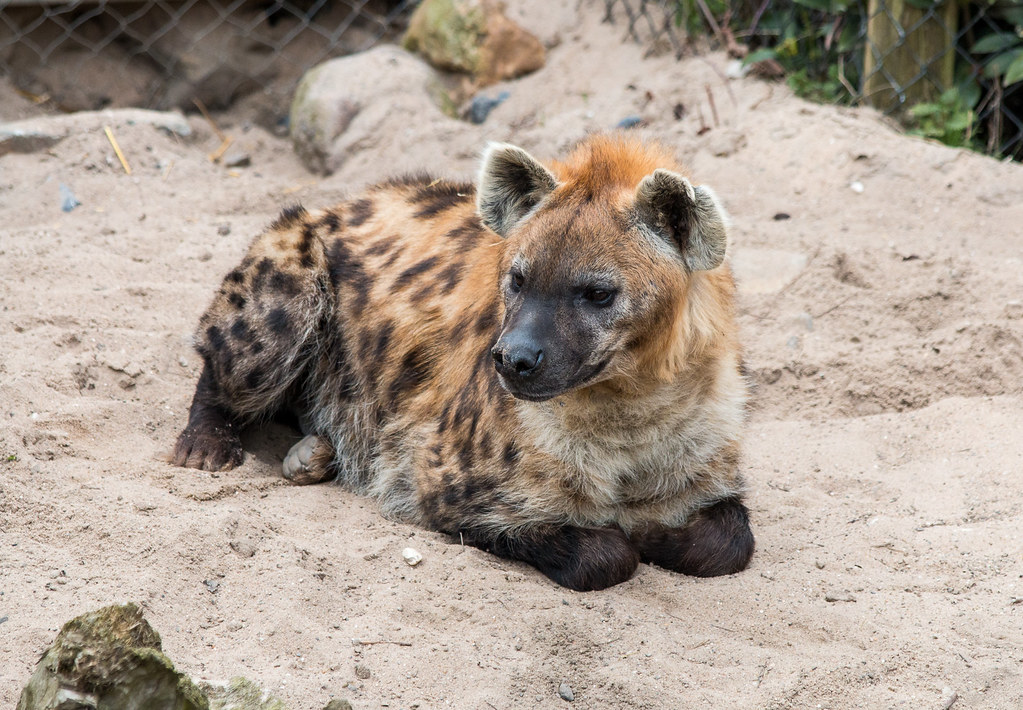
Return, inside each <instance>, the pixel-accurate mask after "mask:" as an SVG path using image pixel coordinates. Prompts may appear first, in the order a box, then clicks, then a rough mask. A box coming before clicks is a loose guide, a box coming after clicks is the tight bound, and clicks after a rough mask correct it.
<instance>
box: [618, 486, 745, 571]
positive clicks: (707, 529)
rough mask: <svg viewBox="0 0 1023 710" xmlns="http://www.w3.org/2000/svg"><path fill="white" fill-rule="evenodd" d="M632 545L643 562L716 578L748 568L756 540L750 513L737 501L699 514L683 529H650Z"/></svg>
mask: <svg viewBox="0 0 1023 710" xmlns="http://www.w3.org/2000/svg"><path fill="white" fill-rule="evenodd" d="M632 542H633V544H634V545H635V546H636V549H637V550H638V551H639V554H640V556H641V557H642V558H643V561H644V562H650V563H651V564H655V565H659V566H660V567H665V568H667V569H670V570H674V571H676V572H681V573H682V574H691V575H694V576H696V577H716V576H718V575H722V574H732V573H734V572H739V571H740V570H743V569H745V568H746V565H748V564H749V561H750V557H752V556H753V548H754V540H753V533H752V531H751V530H750V525H749V513H748V511H747V510H746V506H744V505H743V504H742V502H741V501H740V500H739V499H738V498H726V499H724V500H721V501H718V502H717V503H715V504H713V505H711V506H708V507H706V508H704V509H702V510H700V511H698V512H697V513H696V514H695V515H694V516H693V517H692V518H691V519H690V520H689V521H688V522H687V523H686V524H685V526H684V527H681V528H665V527H662V526H650V527H648V528H646V529H644V530H637V531H634V532H633V534H632Z"/></svg>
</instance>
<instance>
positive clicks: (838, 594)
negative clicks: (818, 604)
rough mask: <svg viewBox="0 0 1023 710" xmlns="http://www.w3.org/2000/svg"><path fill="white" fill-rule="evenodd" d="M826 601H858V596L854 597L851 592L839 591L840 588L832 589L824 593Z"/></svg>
mask: <svg viewBox="0 0 1023 710" xmlns="http://www.w3.org/2000/svg"><path fill="white" fill-rule="evenodd" d="M824 601H826V602H854V601H856V597H854V596H853V595H852V594H850V593H849V592H842V591H838V590H832V591H830V592H826V593H825V594H824Z"/></svg>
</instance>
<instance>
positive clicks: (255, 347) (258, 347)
mask: <svg viewBox="0 0 1023 710" xmlns="http://www.w3.org/2000/svg"><path fill="white" fill-rule="evenodd" d="M249 350H250V351H251V352H252V354H253V355H259V354H260V353H261V352H263V343H261V342H259V341H258V340H257V341H256V342H254V343H253V344H252V347H251V348H249Z"/></svg>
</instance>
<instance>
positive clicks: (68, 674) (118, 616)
mask: <svg viewBox="0 0 1023 710" xmlns="http://www.w3.org/2000/svg"><path fill="white" fill-rule="evenodd" d="M105 708H118V709H119V710H146V709H147V708H174V710H210V706H209V703H208V702H207V700H206V697H205V696H204V695H203V693H202V691H200V690H199V688H197V687H196V686H195V684H194V683H192V681H191V680H190V679H189V678H188V676H186V675H183V674H181V673H178V672H177V671H175V670H174V664H173V663H171V661H170V659H169V658H167V657H166V656H165V655H163V653H162V652H161V646H160V635H159V634H158V633H156V631H154V630H153V628H152V627H151V626H150V625H149V623H148V622H146V620H145V619H144V618H142V611H141V610H140V609H139V608H138V606H136V605H135V604H125V605H121V606H108V607H105V608H103V609H100V610H98V611H94V612H90V613H88V614H83V615H82V616H79V617H77V618H75V619H72V620H71V621H69V622H68V623H66V624H64V627H63V628H62V629H61V630H60V633H59V634H58V635H57V638H56V640H55V641H54V642H53V645H52V646H50V648H49V649H48V650H47V651H46V653H45V654H44V655H43V657H42V659H41V660H40V661H39V664H38V665H37V666H36V670H35V672H34V673H33V674H32V678H31V679H30V680H29V682H28V685H26V686H25V689H24V690H23V691H22V693H21V699H20V700H19V701H18V707H17V710H72V709H75V710H79V709H80V710H96V709H105Z"/></svg>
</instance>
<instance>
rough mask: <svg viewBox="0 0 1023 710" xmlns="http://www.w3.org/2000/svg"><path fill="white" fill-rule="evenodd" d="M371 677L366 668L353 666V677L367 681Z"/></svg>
mask: <svg viewBox="0 0 1023 710" xmlns="http://www.w3.org/2000/svg"><path fill="white" fill-rule="evenodd" d="M372 675H373V674H372V673H370V671H369V668H367V667H366V666H355V677H356V678H358V679H359V680H369V679H370V676H372Z"/></svg>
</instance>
